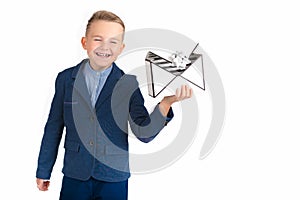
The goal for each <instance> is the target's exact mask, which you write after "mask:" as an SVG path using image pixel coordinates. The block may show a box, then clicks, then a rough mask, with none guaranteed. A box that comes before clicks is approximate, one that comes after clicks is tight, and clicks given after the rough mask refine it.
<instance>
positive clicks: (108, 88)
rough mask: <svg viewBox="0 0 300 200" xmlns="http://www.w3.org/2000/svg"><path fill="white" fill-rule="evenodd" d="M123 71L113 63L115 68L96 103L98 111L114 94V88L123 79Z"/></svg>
mask: <svg viewBox="0 0 300 200" xmlns="http://www.w3.org/2000/svg"><path fill="white" fill-rule="evenodd" d="M122 75H123V73H122V71H121V70H120V69H119V68H118V67H117V65H116V64H115V63H113V68H112V71H111V73H110V74H109V76H108V77H107V80H106V82H105V84H104V86H103V89H102V91H101V92H100V94H99V97H98V99H97V101H96V105H95V107H96V109H98V108H99V107H100V106H101V105H102V104H103V103H104V102H105V101H106V100H107V99H108V98H109V97H110V96H111V95H112V93H113V90H114V87H115V85H116V83H117V82H118V80H119V79H120V78H121V77H122Z"/></svg>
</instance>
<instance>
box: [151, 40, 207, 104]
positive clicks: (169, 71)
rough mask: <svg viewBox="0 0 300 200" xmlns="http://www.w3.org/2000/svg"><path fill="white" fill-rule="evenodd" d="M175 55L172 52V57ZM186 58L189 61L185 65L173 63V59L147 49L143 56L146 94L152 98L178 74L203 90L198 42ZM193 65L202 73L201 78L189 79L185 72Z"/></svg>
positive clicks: (201, 62) (202, 68)
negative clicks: (146, 83)
mask: <svg viewBox="0 0 300 200" xmlns="http://www.w3.org/2000/svg"><path fill="white" fill-rule="evenodd" d="M174 55H175V56H174ZM176 56H179V55H176V54H173V58H176ZM176 59H177V58H176ZM186 59H187V60H188V61H189V62H188V63H187V64H186V65H185V67H182V66H179V65H178V63H174V60H168V59H166V58H163V57H161V56H159V55H157V54H155V53H153V52H151V51H149V52H148V53H147V55H146V58H145V63H146V73H147V82H148V94H149V95H150V96H151V97H153V98H155V97H157V96H158V95H159V94H160V93H161V92H162V91H163V90H164V89H165V88H166V87H168V85H169V84H170V83H171V82H172V81H174V80H175V79H176V78H177V77H179V76H180V77H181V78H183V79H185V80H186V81H188V82H190V83H192V84H193V85H195V86H197V87H198V88H200V89H202V90H205V79H204V67H203V55H202V54H201V53H200V48H199V44H197V45H196V46H195V47H194V49H193V50H192V52H191V53H190V55H189V57H187V58H186ZM193 67H194V68H197V71H200V72H201V73H202V78H201V79H200V80H191V79H190V78H189V77H188V76H187V75H186V74H187V73H186V72H187V71H188V70H189V69H191V68H193Z"/></svg>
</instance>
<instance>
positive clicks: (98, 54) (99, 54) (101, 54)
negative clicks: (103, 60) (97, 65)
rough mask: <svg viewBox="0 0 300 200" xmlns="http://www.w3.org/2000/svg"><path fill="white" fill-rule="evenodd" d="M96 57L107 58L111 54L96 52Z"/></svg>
mask: <svg viewBox="0 0 300 200" xmlns="http://www.w3.org/2000/svg"><path fill="white" fill-rule="evenodd" d="M96 55H97V56H105V57H109V56H110V54H107V53H98V52H96Z"/></svg>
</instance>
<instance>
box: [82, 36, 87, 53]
mask: <svg viewBox="0 0 300 200" xmlns="http://www.w3.org/2000/svg"><path fill="white" fill-rule="evenodd" d="M81 45H82V48H83V49H85V50H86V37H82V38H81Z"/></svg>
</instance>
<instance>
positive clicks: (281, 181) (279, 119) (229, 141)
mask: <svg viewBox="0 0 300 200" xmlns="http://www.w3.org/2000/svg"><path fill="white" fill-rule="evenodd" d="M0 4H1V5H0V24H1V33H0V35H1V43H0V44H1V45H0V51H1V52H0V53H1V54H0V55H1V73H0V81H1V84H0V91H1V104H0V113H1V114H0V116H1V125H0V129H1V130H0V134H1V140H0V148H1V149H0V158H1V165H0V166H1V171H0V180H1V192H0V199H41V198H42V199H44V200H46V199H51V200H53V199H58V195H59V190H60V186H61V177H62V174H61V172H60V170H61V166H62V162H61V160H62V153H63V150H62V149H60V150H61V151H60V154H59V157H58V162H57V164H56V165H55V167H54V171H53V174H52V179H51V187H50V190H49V191H48V192H40V191H38V189H37V188H36V184H35V170H36V164H37V163H36V162H37V156H38V151H39V145H40V141H41V137H42V131H43V126H44V123H45V120H46V118H47V115H48V111H49V106H50V102H51V98H52V95H53V92H54V91H53V87H54V79H55V77H56V75H57V73H58V72H59V71H61V70H63V69H65V68H66V67H70V66H73V65H75V64H77V63H78V62H79V61H80V60H81V59H82V58H85V52H84V51H83V50H82V49H81V46H80V38H81V36H82V35H83V33H84V28H85V25H86V22H87V20H88V18H89V17H90V16H91V14H92V13H93V12H94V11H96V10H99V9H107V10H111V11H113V12H115V13H116V14H118V15H119V16H120V17H121V18H122V19H123V20H124V21H125V23H126V25H127V30H133V29H138V28H165V29H170V30H174V31H176V32H179V33H182V34H184V35H186V36H187V37H189V38H191V39H193V40H195V41H198V42H199V43H200V45H201V46H202V48H203V49H204V50H205V51H206V52H207V54H208V55H209V56H210V58H211V59H212V60H213V61H214V63H215V65H216V67H217V69H218V71H219V73H220V76H221V78H222V81H223V84H224V87H225V93H226V121H225V125H224V128H223V132H222V137H221V138H220V140H219V142H218V144H217V145H216V148H215V149H214V150H213V152H212V153H211V154H210V155H209V156H208V157H207V158H205V159H204V160H199V159H198V157H199V153H200V148H201V144H200V142H199V140H197V139H196V141H195V142H194V144H193V145H192V146H191V148H190V149H189V151H188V152H187V153H186V154H185V155H184V157H182V158H181V159H180V160H179V161H178V162H176V163H175V164H173V165H172V166H170V167H168V168H166V169H164V170H161V171H159V172H157V173H151V174H147V175H133V176H132V177H131V178H130V181H129V199H130V200H134V199H205V200H218V199H231V200H240V199H243V200H245V199H251V200H253V199H289V200H292V199H299V198H300V193H299V186H300V170H299V169H300V162H299V152H300V145H299V142H300V136H299V133H300V131H299V130H300V128H299V119H300V114H299V113H300V106H299V102H300V95H299V85H300V81H299V75H300V72H299V67H300V61H299V60H300V59H299V53H300V50H299V46H300V39H299V38H300V37H299V35H300V28H299V18H300V12H299V9H300V8H299V6H298V4H297V1H296V0H295V1H292V0H285V1H277V0H273V1H271V0H270V1H267V0H251V1H242V0H239V1H238V0H228V1H217V0H211V1H201V0H200V1H196V0H194V1H191V0H185V1H174V0H173V1H168V0H164V1H162V0H160V1H158V0H152V1H133V0H127V1H120V0H102V1H101V0H98V1H92V0H84V1H83V0H78V1H58V0H51V1H37V0H36V1H34V0H27V1H26V0H25V1H21V0H18V1H17V0H12V1H1V3H0Z"/></svg>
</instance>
